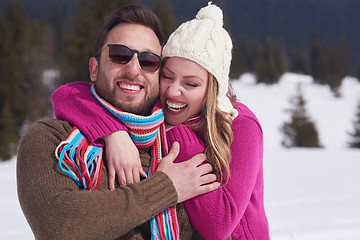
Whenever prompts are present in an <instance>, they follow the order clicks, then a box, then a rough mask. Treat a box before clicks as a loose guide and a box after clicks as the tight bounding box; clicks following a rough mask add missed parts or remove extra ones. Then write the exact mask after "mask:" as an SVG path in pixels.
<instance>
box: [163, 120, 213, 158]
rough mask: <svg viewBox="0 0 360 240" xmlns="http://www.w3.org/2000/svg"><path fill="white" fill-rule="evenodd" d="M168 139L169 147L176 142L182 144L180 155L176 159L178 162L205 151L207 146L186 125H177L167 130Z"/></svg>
mask: <svg viewBox="0 0 360 240" xmlns="http://www.w3.org/2000/svg"><path fill="white" fill-rule="evenodd" d="M166 139H167V143H168V146H169V149H170V148H171V146H172V144H173V143H174V142H178V143H179V145H180V152H179V155H178V156H177V158H176V159H175V161H174V162H176V163H179V162H184V161H186V160H189V159H190V158H192V157H193V156H195V155H196V154H199V153H203V152H204V151H205V148H206V146H205V144H204V142H203V141H202V140H201V139H200V138H199V137H198V136H196V134H195V133H194V132H193V131H191V130H190V129H189V128H188V127H186V126H184V125H177V126H175V127H173V128H171V129H170V130H168V131H166Z"/></svg>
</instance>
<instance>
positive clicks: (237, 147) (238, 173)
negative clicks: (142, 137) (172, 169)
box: [176, 113, 263, 240]
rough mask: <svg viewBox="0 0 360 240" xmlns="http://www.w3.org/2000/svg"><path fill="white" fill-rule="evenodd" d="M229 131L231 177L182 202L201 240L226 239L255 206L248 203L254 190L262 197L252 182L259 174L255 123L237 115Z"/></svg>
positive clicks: (258, 129) (258, 133)
mask: <svg viewBox="0 0 360 240" xmlns="http://www.w3.org/2000/svg"><path fill="white" fill-rule="evenodd" d="M240 114H241V113H240ZM240 114H239V115H240ZM232 129H233V133H234V141H233V144H232V145H231V154H232V161H231V164H230V172H231V176H230V179H229V182H228V184H227V185H225V186H224V187H221V188H219V189H217V190H215V191H213V192H209V193H206V194H203V195H200V196H197V197H194V198H192V199H190V200H188V201H185V202H184V206H185V209H186V211H187V213H188V215H189V218H190V221H191V223H192V224H193V226H194V227H195V228H196V230H198V232H199V233H200V234H201V235H202V237H204V238H205V239H209V240H212V239H214V240H215V239H226V238H227V237H229V236H230V235H231V233H232V232H234V230H235V229H236V228H237V227H238V225H239V223H240V219H241V218H242V217H243V215H244V213H245V211H246V209H247V208H248V207H249V206H250V205H256V203H255V204H253V203H251V201H253V199H252V194H256V192H257V191H258V192H260V194H262V191H263V189H262V188H263V183H260V184H257V183H256V182H257V181H260V182H261V181H262V179H260V180H258V179H257V177H258V174H259V171H262V155H263V150H262V148H263V142H262V141H263V140H262V130H261V127H260V125H259V123H258V122H257V120H254V119H251V118H248V117H246V116H238V118H237V119H235V120H234V121H233V125H232ZM188 135H189V133H188ZM187 139H191V138H189V137H187ZM176 141H178V142H180V141H181V138H180V137H178V138H177V139H176ZM182 145H183V144H180V146H182ZM196 146H197V144H187V147H189V148H192V147H193V148H196ZM181 151H182V148H180V152H181ZM187 151H188V152H191V151H195V150H189V149H187ZM257 188H258V189H257ZM261 196H262V195H261ZM256 201H257V200H256ZM255 207H256V206H255ZM209 229H211V230H210V231H209Z"/></svg>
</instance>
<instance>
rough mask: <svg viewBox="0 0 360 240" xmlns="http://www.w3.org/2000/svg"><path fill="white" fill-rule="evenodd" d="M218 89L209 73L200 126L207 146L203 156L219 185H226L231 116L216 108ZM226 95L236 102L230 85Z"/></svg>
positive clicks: (229, 160)
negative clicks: (210, 166)
mask: <svg viewBox="0 0 360 240" xmlns="http://www.w3.org/2000/svg"><path fill="white" fill-rule="evenodd" d="M218 89H219V86H218V81H217V80H216V78H215V77H214V76H213V75H212V74H210V73H209V83H208V91H207V96H206V100H205V105H204V108H203V120H202V126H203V129H204V141H205V144H206V146H207V147H206V150H205V154H206V157H207V159H208V162H209V163H210V164H211V165H212V167H213V169H214V173H215V174H216V176H217V178H218V180H219V181H220V183H221V184H222V185H226V184H227V182H228V181H229V178H230V162H231V151H230V145H231V143H232V141H233V132H232V129H231V125H232V116H231V115H230V114H229V113H226V112H223V111H221V110H219V108H218V107H217V103H216V98H217V95H218ZM227 95H228V97H229V98H230V101H231V102H233V101H235V100H236V96H235V94H234V92H233V91H232V88H231V85H230V84H229V90H228V94H227Z"/></svg>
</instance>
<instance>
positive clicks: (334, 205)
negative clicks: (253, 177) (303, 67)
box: [0, 73, 360, 240]
mask: <svg viewBox="0 0 360 240" xmlns="http://www.w3.org/2000/svg"><path fill="white" fill-rule="evenodd" d="M299 82H301V83H302V89H303V94H304V98H305V100H306V101H307V105H306V107H307V111H308V115H309V116H310V117H311V119H312V120H313V121H314V122H315V123H316V126H317V129H318V132H319V136H320V141H321V144H322V145H323V146H324V148H321V149H306V148H293V149H284V148H282V147H281V145H280V142H281V140H282V135H281V133H280V131H279V128H280V127H281V125H282V124H283V122H284V121H286V120H288V119H289V117H290V116H289V114H288V113H287V112H286V111H285V110H286V109H287V108H289V107H290V104H289V101H288V100H289V98H290V97H292V96H294V94H295V93H296V86H297V84H298V83H299ZM233 87H234V89H235V91H236V93H237V96H238V98H239V99H240V100H241V101H242V102H243V103H245V104H246V105H247V106H248V107H249V108H250V109H252V110H253V112H254V113H255V114H256V115H257V116H258V118H259V120H260V122H261V124H262V126H263V131H264V140H265V151H264V171H265V208H266V211H267V215H268V220H269V224H270V235H271V239H272V240H360V201H359V199H360V187H359V186H360V174H359V171H360V150H359V149H350V148H348V147H347V145H346V143H347V141H348V140H349V136H348V132H350V131H352V122H353V121H354V118H355V111H356V104H357V102H358V101H360V83H359V82H358V81H357V80H356V79H354V78H350V77H347V78H345V79H344V81H343V84H342V86H341V90H340V93H341V94H342V97H341V98H334V96H333V95H332V93H331V91H330V90H329V88H328V87H326V86H321V85H316V84H313V83H312V79H311V77H309V76H304V75H298V74H292V73H286V74H284V75H283V76H282V78H281V79H280V82H279V84H276V85H270V86H267V85H262V84H260V85H256V84H255V81H254V78H253V76H252V75H250V74H244V75H242V76H241V77H240V79H239V80H236V81H233ZM15 165H16V158H15V157H14V159H13V160H11V161H8V162H4V163H0V185H1V186H2V193H1V195H0V239H6V240H8V239H9V240H11V239H18V240H20V239H21V240H26V239H34V237H33V235H32V233H31V230H30V228H29V226H28V225H27V222H26V220H25V218H24V216H23V214H22V212H21V209H20V206H19V203H18V200H17V195H16V194H17V193H16V178H15Z"/></svg>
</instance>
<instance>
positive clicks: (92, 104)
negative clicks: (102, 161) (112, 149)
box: [51, 82, 127, 146]
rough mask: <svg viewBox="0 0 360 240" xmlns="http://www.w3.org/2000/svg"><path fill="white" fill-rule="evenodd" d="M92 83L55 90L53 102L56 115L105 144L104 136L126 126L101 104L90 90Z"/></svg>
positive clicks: (97, 144) (99, 144) (101, 144)
mask: <svg viewBox="0 0 360 240" xmlns="http://www.w3.org/2000/svg"><path fill="white" fill-rule="evenodd" d="M90 86H91V84H89V83H85V82H74V83H69V84H66V85H63V86H61V87H59V88H58V89H56V90H55V92H54V93H53V95H52V97H51V98H52V103H53V109H54V114H55V117H56V118H58V119H60V120H64V121H67V122H69V123H70V124H72V125H74V126H76V127H78V128H79V129H80V131H81V132H82V133H83V134H84V135H85V136H86V137H87V138H88V139H89V140H90V142H91V143H92V144H94V145H96V146H103V141H102V140H101V138H102V137H104V136H107V135H109V134H111V133H113V132H116V131H120V130H124V131H127V129H126V127H125V126H124V125H123V123H122V122H121V121H119V120H118V119H117V118H116V117H115V116H114V115H112V114H111V113H110V112H109V111H108V110H106V109H105V108H104V107H102V106H101V105H100V103H99V102H98V101H97V100H96V99H95V98H94V97H93V95H92V94H91V92H90Z"/></svg>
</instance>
